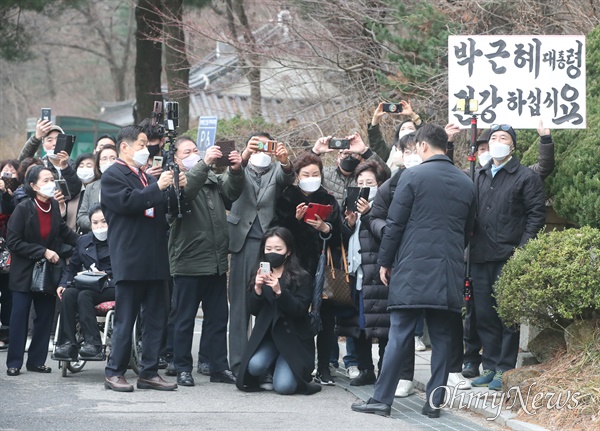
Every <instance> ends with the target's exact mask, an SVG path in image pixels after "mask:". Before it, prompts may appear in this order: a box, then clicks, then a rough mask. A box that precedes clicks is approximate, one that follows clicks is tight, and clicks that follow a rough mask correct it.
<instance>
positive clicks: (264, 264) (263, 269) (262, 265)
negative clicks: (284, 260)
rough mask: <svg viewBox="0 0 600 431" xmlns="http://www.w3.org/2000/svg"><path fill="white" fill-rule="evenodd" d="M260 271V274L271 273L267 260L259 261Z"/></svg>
mask: <svg viewBox="0 0 600 431" xmlns="http://www.w3.org/2000/svg"><path fill="white" fill-rule="evenodd" d="M260 273H261V275H268V274H270V273H271V264H270V263H269V262H261V263H260Z"/></svg>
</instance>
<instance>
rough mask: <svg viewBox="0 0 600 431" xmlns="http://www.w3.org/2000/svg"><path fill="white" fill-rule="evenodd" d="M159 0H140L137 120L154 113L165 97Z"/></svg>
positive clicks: (137, 10)
mask: <svg viewBox="0 0 600 431" xmlns="http://www.w3.org/2000/svg"><path fill="white" fill-rule="evenodd" d="M160 7H161V2H160V1H159V0H138V5H137V7H136V12H135V16H136V22H137V31H136V34H135V41H136V48H137V49H136V58H135V97H136V101H137V102H136V106H135V108H134V120H135V122H136V123H140V122H141V121H142V120H143V119H144V118H150V117H151V116H152V109H153V107H154V101H155V100H162V95H161V90H160V76H161V70H162V43H161V31H162V20H161V18H160V16H159V15H158V14H157V13H156V12H155V10H156V9H159V8H160Z"/></svg>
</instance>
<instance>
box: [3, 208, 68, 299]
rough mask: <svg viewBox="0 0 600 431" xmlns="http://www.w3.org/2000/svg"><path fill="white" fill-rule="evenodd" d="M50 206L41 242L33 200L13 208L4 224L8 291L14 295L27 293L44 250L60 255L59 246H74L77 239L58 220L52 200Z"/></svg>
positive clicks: (58, 213) (38, 221) (57, 211)
mask: <svg viewBox="0 0 600 431" xmlns="http://www.w3.org/2000/svg"><path fill="white" fill-rule="evenodd" d="M50 202H51V214H52V225H51V227H50V234H49V235H48V238H47V239H46V240H45V241H43V240H42V238H41V236H40V220H39V218H38V212H37V206H36V204H35V202H34V201H33V199H31V198H28V199H26V200H24V201H23V202H21V203H20V204H19V205H17V207H16V208H15V210H14V212H13V213H12V216H11V217H10V220H9V221H8V235H7V236H8V238H7V245H8V249H9V250H10V253H11V264H10V277H9V287H10V290H12V291H14V292H29V291H30V287H31V274H32V272H33V266H34V264H35V262H36V261H37V260H40V259H41V258H43V257H44V253H45V252H46V250H47V249H50V250H52V251H55V252H57V253H58V254H59V255H60V252H61V250H62V249H63V244H68V245H71V246H74V245H75V243H76V242H77V238H78V237H79V236H78V235H77V234H76V233H75V232H73V231H72V230H71V228H69V227H68V226H67V224H66V223H65V221H64V220H63V219H62V217H61V215H60V208H59V205H58V202H56V201H55V200H54V199H50Z"/></svg>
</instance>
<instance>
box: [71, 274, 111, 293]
mask: <svg viewBox="0 0 600 431" xmlns="http://www.w3.org/2000/svg"><path fill="white" fill-rule="evenodd" d="M107 282H108V274H106V273H105V272H92V271H84V272H82V273H79V274H77V275H76V276H75V277H74V278H73V286H75V287H76V288H77V289H80V290H94V291H96V292H102V290H103V289H104V287H105V286H106V283H107Z"/></svg>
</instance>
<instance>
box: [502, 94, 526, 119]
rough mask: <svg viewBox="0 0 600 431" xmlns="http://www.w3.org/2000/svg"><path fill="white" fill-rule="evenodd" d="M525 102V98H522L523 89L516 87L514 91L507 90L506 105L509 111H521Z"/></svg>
mask: <svg viewBox="0 0 600 431" xmlns="http://www.w3.org/2000/svg"><path fill="white" fill-rule="evenodd" d="M526 104H527V100H525V99H524V98H523V90H521V89H520V88H517V90H516V91H509V92H508V103H507V105H506V106H507V107H508V109H510V110H511V111H517V113H518V114H519V115H521V114H522V113H523V106H525V105H526Z"/></svg>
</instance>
